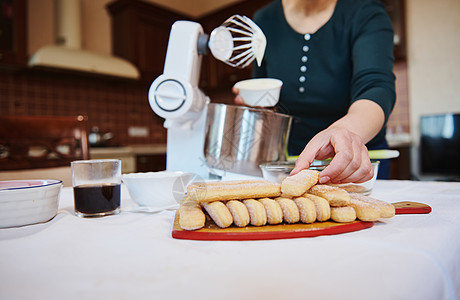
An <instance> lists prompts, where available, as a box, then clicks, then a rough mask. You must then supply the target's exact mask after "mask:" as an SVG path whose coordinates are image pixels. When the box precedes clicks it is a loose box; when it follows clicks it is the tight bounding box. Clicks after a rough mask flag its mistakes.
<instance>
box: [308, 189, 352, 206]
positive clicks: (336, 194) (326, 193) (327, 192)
mask: <svg viewBox="0 0 460 300" xmlns="http://www.w3.org/2000/svg"><path fill="white" fill-rule="evenodd" d="M307 193H309V194H312V195H315V196H319V197H322V198H324V199H326V200H327V201H328V202H329V205H330V206H347V205H348V204H350V195H349V194H348V192H347V191H345V190H344V189H341V188H339V187H335V186H330V185H325V184H318V185H315V186H312V187H311V188H310V189H309V190H308V192H307Z"/></svg>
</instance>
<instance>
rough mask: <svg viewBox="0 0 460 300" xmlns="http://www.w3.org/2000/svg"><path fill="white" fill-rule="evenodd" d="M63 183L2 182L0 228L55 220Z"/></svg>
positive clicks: (0, 184) (40, 181) (0, 188)
mask: <svg viewBox="0 0 460 300" xmlns="http://www.w3.org/2000/svg"><path fill="white" fill-rule="evenodd" d="M61 188H62V181H60V180H10V181H0V228H5V227H15V226H24V225H30V224H36V223H40V222H46V221H49V220H51V219H52V218H54V216H55V215H56V213H57V210H58V206H59V196H60V192H61Z"/></svg>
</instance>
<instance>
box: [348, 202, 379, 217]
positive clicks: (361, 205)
mask: <svg viewBox="0 0 460 300" xmlns="http://www.w3.org/2000/svg"><path fill="white" fill-rule="evenodd" d="M350 206H351V207H353V208H354V210H355V211H356V217H357V218H358V219H360V220H361V221H366V222H372V221H377V220H378V219H379V218H380V214H381V212H380V209H379V208H378V207H377V205H374V204H371V203H367V202H364V201H361V200H358V199H356V198H351V200H350Z"/></svg>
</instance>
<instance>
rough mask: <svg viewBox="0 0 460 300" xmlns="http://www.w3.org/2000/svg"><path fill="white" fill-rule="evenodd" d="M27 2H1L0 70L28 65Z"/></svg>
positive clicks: (19, 0)
mask: <svg viewBox="0 0 460 300" xmlns="http://www.w3.org/2000/svg"><path fill="white" fill-rule="evenodd" d="M26 22H27V21H26V0H0V69H18V68H22V67H25V66H26V64H27V34H26V24H27V23H26Z"/></svg>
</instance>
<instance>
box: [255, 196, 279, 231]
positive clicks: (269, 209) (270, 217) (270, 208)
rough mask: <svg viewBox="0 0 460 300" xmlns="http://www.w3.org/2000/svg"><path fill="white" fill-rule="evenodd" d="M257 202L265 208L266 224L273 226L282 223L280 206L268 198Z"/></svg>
mask: <svg viewBox="0 0 460 300" xmlns="http://www.w3.org/2000/svg"><path fill="white" fill-rule="evenodd" d="M259 202H260V203H262V204H263V206H264V207H265V212H266V213H267V223H268V224H272V225H273V224H279V223H281V222H283V211H282V210H281V206H280V205H279V204H278V202H276V201H275V200H273V199H270V198H262V199H259Z"/></svg>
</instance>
